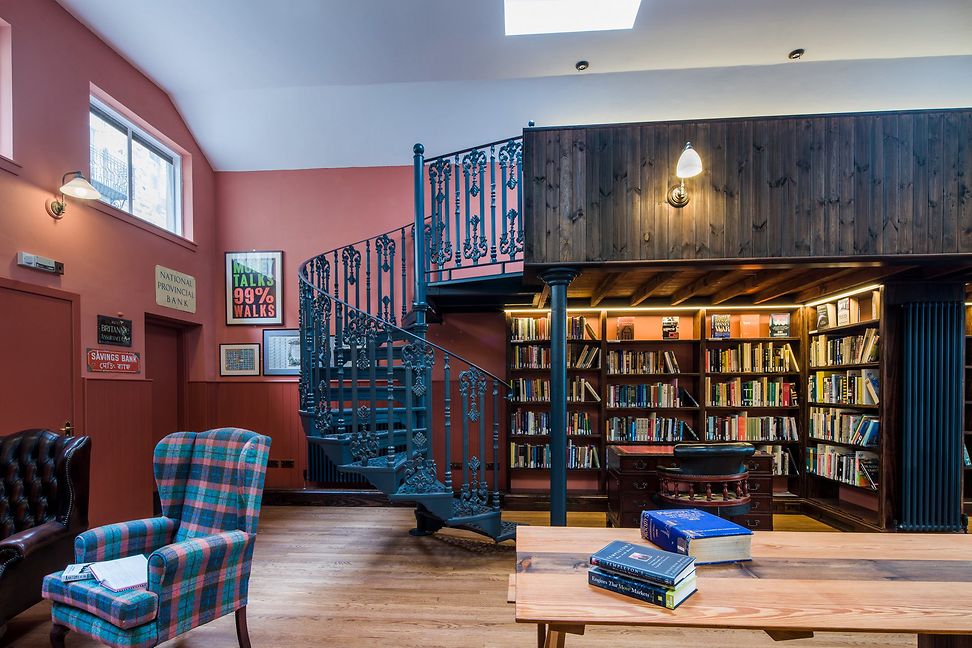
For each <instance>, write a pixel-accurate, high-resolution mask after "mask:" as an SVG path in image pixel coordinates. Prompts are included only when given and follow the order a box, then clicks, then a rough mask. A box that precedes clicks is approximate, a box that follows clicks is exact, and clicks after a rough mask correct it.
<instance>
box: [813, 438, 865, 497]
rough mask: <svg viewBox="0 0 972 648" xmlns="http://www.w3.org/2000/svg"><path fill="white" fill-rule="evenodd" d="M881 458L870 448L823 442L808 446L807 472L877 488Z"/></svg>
mask: <svg viewBox="0 0 972 648" xmlns="http://www.w3.org/2000/svg"><path fill="white" fill-rule="evenodd" d="M879 466H880V459H879V457H878V456H877V454H875V453H873V452H870V451H868V450H848V449H847V448H841V447H838V446H832V445H827V444H823V443H821V444H820V445H817V446H809V447H807V472H808V473H811V474H813V475H820V476H821V477H826V478H828V479H833V480H836V481H839V482H844V483H845V484H850V485H852V486H861V487H863V488H870V489H873V490H877V487H878V483H879V482H878V470H879V468H878V467H879Z"/></svg>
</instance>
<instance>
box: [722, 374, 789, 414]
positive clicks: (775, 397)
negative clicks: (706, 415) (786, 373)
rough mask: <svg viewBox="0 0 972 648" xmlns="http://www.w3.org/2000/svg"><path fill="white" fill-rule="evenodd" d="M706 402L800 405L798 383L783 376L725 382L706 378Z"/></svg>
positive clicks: (775, 405) (764, 405)
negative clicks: (788, 380) (784, 378)
mask: <svg viewBox="0 0 972 648" xmlns="http://www.w3.org/2000/svg"><path fill="white" fill-rule="evenodd" d="M705 393H706V403H707V404H709V405H712V406H715V407H793V406H795V405H798V404H799V403H798V402H797V389H796V383H792V382H787V381H785V380H783V379H782V378H768V377H767V378H761V379H755V380H743V379H742V378H736V379H734V380H729V381H725V382H715V381H713V380H712V379H711V378H708V377H706V379H705Z"/></svg>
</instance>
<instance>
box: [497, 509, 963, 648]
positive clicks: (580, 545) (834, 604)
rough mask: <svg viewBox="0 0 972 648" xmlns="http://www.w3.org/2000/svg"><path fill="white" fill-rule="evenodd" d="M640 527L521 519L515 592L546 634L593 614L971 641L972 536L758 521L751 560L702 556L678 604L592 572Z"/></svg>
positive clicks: (554, 639) (553, 635)
mask: <svg viewBox="0 0 972 648" xmlns="http://www.w3.org/2000/svg"><path fill="white" fill-rule="evenodd" d="M612 540H626V541H629V542H644V541H643V540H641V537H640V535H639V532H638V530H637V529H587V528H563V527H555V528H549V527H520V528H519V529H517V538H516V545H517V552H516V557H517V562H516V574H515V575H512V576H511V577H510V598H511V601H513V600H515V603H516V620H517V622H518V623H536V624H537V627H538V644H539V645H540V646H541V647H543V646H546V647H548V648H554V647H556V648H562V647H563V646H564V643H565V639H566V635H568V634H584V629H585V627H586V626H589V625H629V626H675V627H695V628H724V629H751V630H752V629H755V630H765V631H766V632H767V634H769V635H770V636H771V637H773V638H774V639H778V640H782V639H794V638H803V637H810V636H812V634H813V632H814V631H833V632H896V633H915V634H917V635H918V646H919V648H972V537H969V536H968V535H919V534H874V533H868V534H864V533H791V532H782V531H766V532H757V533H756V534H755V535H754V537H753V560H752V561H750V562H744V563H733V564H729V565H711V566H700V567H699V568H698V574H699V591H698V592H696V593H695V594H693V595H692V596H691V597H690V598H689V599H688V600H687V601H685V602H684V603H683V604H682V605H681V606H679V608H678V609H677V610H666V609H664V608H660V607H656V606H653V605H650V604H647V603H640V602H638V601H636V600H634V599H630V598H627V597H624V596H621V595H618V594H613V593H611V592H607V591H604V590H600V589H597V588H594V587H591V586H590V585H588V584H587V567H588V563H587V560H588V558H589V557H590V555H591V554H592V553H593V552H595V551H597V550H598V549H601V548H602V547H604V546H605V545H607V544H608V543H609V542H611V541H612Z"/></svg>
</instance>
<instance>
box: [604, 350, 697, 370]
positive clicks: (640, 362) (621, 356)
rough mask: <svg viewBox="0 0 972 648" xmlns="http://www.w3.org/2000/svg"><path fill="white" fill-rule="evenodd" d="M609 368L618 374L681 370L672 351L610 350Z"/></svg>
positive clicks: (608, 356)
mask: <svg viewBox="0 0 972 648" xmlns="http://www.w3.org/2000/svg"><path fill="white" fill-rule="evenodd" d="M607 370H608V373H609V374H611V375H617V376H620V375H627V374H652V373H679V372H680V371H681V369H679V367H678V359H677V358H676V357H675V353H674V352H672V351H608V355H607Z"/></svg>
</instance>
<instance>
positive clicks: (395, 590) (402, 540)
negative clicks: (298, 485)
mask: <svg viewBox="0 0 972 648" xmlns="http://www.w3.org/2000/svg"><path fill="white" fill-rule="evenodd" d="M505 517H506V518H507V519H513V520H516V521H522V522H527V523H530V524H545V523H546V520H547V514H545V513H523V512H514V513H507V514H505ZM413 520H414V518H413V516H412V513H411V511H410V510H409V509H405V508H336V507H335V508H314V507H267V508H265V509H264V511H263V517H262V519H261V521H260V536H259V538H258V540H257V545H256V553H255V558H254V564H253V576H252V579H251V581H250V602H249V607H248V611H249V614H248V616H249V625H250V637H251V639H252V641H253V646H254V648H270V647H277V646H281V647H286V648H304V647H309V646H327V647H332V646H333V647H334V648H345V647H347V648H356V647H359V646H380V647H382V648H387V647H393V648H407V647H412V646H415V647H416V648H418V647H421V648H453V647H455V648H460V647H462V648H469V647H475V648H487V647H488V648H507V647H509V648H513V647H524V648H532V647H533V646H535V645H536V627H535V626H527V625H518V624H516V623H514V622H513V608H512V606H511V605H508V604H507V603H506V593H507V576H508V574H509V573H510V572H511V571H512V570H513V563H514V556H515V553H514V548H513V546H512V545H510V544H509V543H507V545H509V546H506V545H503V546H495V545H493V544H491V543H488V542H481V541H479V540H478V539H476V536H472V535H470V534H465V533H462V532H454V531H450V532H445V533H441V534H439V535H437V536H434V537H426V538H413V537H411V536H409V535H408V533H407V531H408V529H409V528H410V527H411V526H412V522H413ZM569 523H570V524H571V525H576V526H603V525H604V515H603V514H597V513H577V514H571V515H570V518H569ZM775 525H776V528H777V529H779V530H801V531H807V530H820V531H827V530H829V527H827V526H826V525H823V524H820V523H819V522H815V521H813V520H811V519H809V518H806V517H803V516H795V515H787V516H777V517H776V518H775ZM49 615H50V608H49V607H48V605H47V604H46V603H41V604H38V605H37V606H35V607H34V608H32V609H31V610H29V611H28V612H26V613H25V614H22V615H21V616H19V617H17V618H16V619H14V620H12V621H11V622H10V623H9V626H8V630H7V634H6V636H5V637H4V638H3V639H0V645H2V646H17V647H18V648H43V647H46V646H48V645H50V644H49V643H48V639H47V633H48V631H49V629H50V616H49ZM915 644H916V640H915V636H914V635H851V634H819V635H817V637H815V638H813V639H806V640H804V639H801V640H796V641H791V642H787V643H786V644H782V645H781V644H777V643H775V642H773V641H772V640H771V639H770V638H769V637H768V636H766V635H765V634H763V633H761V632H749V631H718V630H709V631H702V630H658V631H653V630H632V629H624V628H590V629H588V633H587V635H586V636H584V637H570V638H569V640H568V646H569V647H576V648H582V647H587V646H590V647H597V648H656V647H657V648H769V647H770V646H780V647H781V648H871V647H875V646H912V647H913V646H915ZM67 645H68V646H69V648H82V647H89V646H94V645H96V644H94V643H93V642H91V641H89V640H87V639H85V638H83V637H80V636H77V635H74V634H71V635H68V639H67ZM166 645H167V646H170V647H172V648H175V647H176V646H181V647H185V648H190V647H192V648H230V647H232V646H236V645H237V644H236V635H235V631H234V626H233V618H232V615H230V616H228V617H224V618H222V619H219V620H217V621H214V622H213V623H210V624H209V625H207V626H204V627H202V628H199V629H197V630H193V631H192V632H190V633H188V634H187V635H184V636H183V637H180V638H178V639H176V640H174V641H172V642H170V643H169V644H166Z"/></svg>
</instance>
